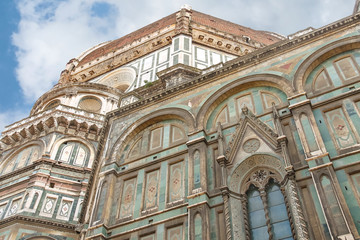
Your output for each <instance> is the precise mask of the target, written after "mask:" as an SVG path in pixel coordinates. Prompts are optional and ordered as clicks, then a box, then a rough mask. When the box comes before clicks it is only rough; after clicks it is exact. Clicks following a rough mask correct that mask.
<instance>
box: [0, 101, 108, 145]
mask: <svg viewBox="0 0 360 240" xmlns="http://www.w3.org/2000/svg"><path fill="white" fill-rule="evenodd" d="M104 120H105V115H102V114H97V113H91V112H87V111H84V110H81V109H78V108H73V107H69V106H65V105H57V106H56V107H54V108H52V109H49V110H46V111H43V112H40V113H39V114H36V115H33V116H30V117H28V118H25V119H23V120H20V121H18V122H15V123H13V124H12V125H9V126H7V127H6V128H5V131H4V132H3V133H2V135H1V141H2V142H3V143H4V144H6V145H8V146H11V145H15V144H20V143H24V142H25V141H30V140H33V138H34V137H38V136H40V135H41V134H43V133H49V132H54V131H58V132H62V133H68V134H71V135H80V136H82V137H85V138H88V139H90V140H95V139H97V135H98V133H99V132H100V129H101V128H102V126H103V121H104Z"/></svg>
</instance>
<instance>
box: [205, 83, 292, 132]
mask: <svg viewBox="0 0 360 240" xmlns="http://www.w3.org/2000/svg"><path fill="white" fill-rule="evenodd" d="M230 91H232V94H231V95H230V94H227V93H225V95H228V97H227V98H226V99H224V100H223V101H222V102H220V103H218V105H217V106H216V105H215V104H216V103H217V102H218V101H215V102H214V104H213V105H212V106H211V107H210V109H209V111H208V112H207V114H206V116H207V118H205V123H204V125H205V124H206V125H205V129H206V130H207V131H211V130H214V129H215V128H216V126H217V122H220V123H221V124H222V126H226V125H227V124H230V125H231V124H235V123H237V122H238V119H239V117H240V115H241V112H242V108H244V107H247V108H248V109H249V110H250V111H251V112H252V113H254V114H255V115H261V116H265V115H269V114H271V113H272V104H275V106H276V107H277V108H282V107H285V106H287V105H288V100H287V96H286V94H285V93H284V92H283V91H281V90H280V89H278V88H275V87H272V86H262V85H260V86H256V85H255V84H251V86H249V85H248V84H246V86H243V87H242V88H240V87H239V88H238V92H235V91H233V90H230ZM211 109H212V111H211ZM268 120H269V122H266V123H268V124H269V125H270V127H272V128H274V125H273V122H272V118H268Z"/></svg>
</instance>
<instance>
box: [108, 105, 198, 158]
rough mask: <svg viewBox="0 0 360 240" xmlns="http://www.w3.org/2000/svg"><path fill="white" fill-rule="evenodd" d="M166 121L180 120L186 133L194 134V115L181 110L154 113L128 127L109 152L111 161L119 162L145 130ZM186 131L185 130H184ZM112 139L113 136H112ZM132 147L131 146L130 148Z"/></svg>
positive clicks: (163, 110) (168, 109)
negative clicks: (131, 142)
mask: <svg viewBox="0 0 360 240" xmlns="http://www.w3.org/2000/svg"><path fill="white" fill-rule="evenodd" d="M166 120H178V121H181V122H183V123H184V124H185V125H186V131H185V132H186V133H187V132H193V131H194V129H195V121H194V116H193V115H192V113H190V112H189V111H187V110H185V109H181V108H165V109H160V110H157V111H154V112H152V113H150V114H148V115H145V116H143V117H141V118H139V119H138V120H136V121H135V122H134V123H132V124H131V125H128V126H126V128H124V129H126V130H125V131H123V132H122V133H121V134H120V135H119V137H117V140H116V142H115V143H114V145H113V146H112V148H111V151H110V152H109V155H108V156H109V161H117V160H118V159H119V158H120V156H121V150H123V149H124V147H125V146H126V145H127V144H128V143H129V142H130V141H136V140H137V134H138V133H139V132H141V131H142V130H144V129H145V128H147V127H149V126H151V125H153V124H155V123H158V122H162V121H166ZM184 129H185V128H184ZM110 137H111V136H110ZM129 147H130V146H129Z"/></svg>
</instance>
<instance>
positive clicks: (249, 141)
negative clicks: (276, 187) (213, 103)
mask: <svg viewBox="0 0 360 240" xmlns="http://www.w3.org/2000/svg"><path fill="white" fill-rule="evenodd" d="M277 138H278V134H277V133H276V132H274V130H273V129H272V128H271V127H269V126H268V125H267V124H266V123H264V122H262V121H261V120H260V119H258V118H257V117H256V116H255V115H254V114H253V113H252V112H251V111H250V110H249V109H248V108H246V107H245V108H243V109H242V113H241V116H240V119H239V123H238V125H237V127H236V130H235V132H234V133H233V135H232V137H231V140H230V141H229V144H228V146H227V148H226V151H225V157H226V159H227V162H228V164H231V163H232V162H233V160H234V159H235V158H236V157H237V156H238V155H239V154H240V155H244V156H246V155H248V156H250V155H252V154H254V153H258V152H261V153H265V152H277V151H278V150H279V149H280V148H279V144H278V141H277Z"/></svg>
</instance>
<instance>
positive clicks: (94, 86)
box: [30, 82, 123, 115]
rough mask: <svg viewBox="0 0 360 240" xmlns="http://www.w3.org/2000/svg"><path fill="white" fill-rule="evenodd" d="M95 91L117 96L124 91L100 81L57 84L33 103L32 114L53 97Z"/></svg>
mask: <svg viewBox="0 0 360 240" xmlns="http://www.w3.org/2000/svg"><path fill="white" fill-rule="evenodd" d="M83 91H87V92H92V91H93V92H94V93H96V92H97V91H99V92H101V94H102V95H104V93H105V92H106V93H108V94H109V96H111V97H117V96H119V95H120V96H121V95H122V94H123V93H122V92H121V91H120V90H118V89H116V88H113V87H110V86H107V85H104V84H99V83H90V82H84V83H72V84H70V83H68V84H57V85H55V86H54V87H53V88H52V89H50V90H49V91H47V92H46V93H44V94H43V95H42V96H41V97H40V98H38V99H37V100H36V102H35V104H34V105H33V107H32V109H31V111H30V115H34V114H35V113H37V112H38V111H39V110H40V109H41V108H42V107H43V105H44V103H48V102H50V101H51V100H52V99H54V98H56V97H58V96H63V95H71V94H77V93H78V92H83Z"/></svg>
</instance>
